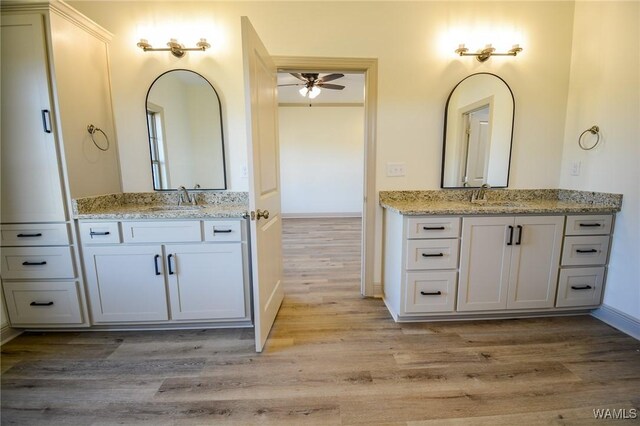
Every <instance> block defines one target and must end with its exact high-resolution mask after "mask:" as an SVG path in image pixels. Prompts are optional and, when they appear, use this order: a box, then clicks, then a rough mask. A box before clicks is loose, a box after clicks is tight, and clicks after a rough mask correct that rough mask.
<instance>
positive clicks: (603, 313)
mask: <svg viewBox="0 0 640 426" xmlns="http://www.w3.org/2000/svg"><path fill="white" fill-rule="evenodd" d="M591 315H592V316H594V317H596V318H598V319H599V320H600V321H602V322H605V323H607V324H609V325H610V326H611V327H614V328H617V329H618V330H620V331H622V332H623V333H625V334H628V335H629V336H631V337H633V338H634V339H637V340H640V321H639V320H638V319H636V318H634V317H632V316H631V315H628V314H625V313H624V312H622V311H619V310H617V309H616V308H612V307H611V306H609V305H602V306H601V307H600V308H599V309H596V310H595V311H593V312H591Z"/></svg>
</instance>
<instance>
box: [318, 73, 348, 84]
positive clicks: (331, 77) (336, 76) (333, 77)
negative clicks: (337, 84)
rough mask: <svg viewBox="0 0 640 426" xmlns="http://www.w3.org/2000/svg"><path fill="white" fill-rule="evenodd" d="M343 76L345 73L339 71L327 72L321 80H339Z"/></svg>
mask: <svg viewBox="0 0 640 426" xmlns="http://www.w3.org/2000/svg"><path fill="white" fill-rule="evenodd" d="M342 77H344V74H339V73H335V74H327V75H325V76H324V77H320V81H322V82H327V81H332V80H337V79H339V78H342Z"/></svg>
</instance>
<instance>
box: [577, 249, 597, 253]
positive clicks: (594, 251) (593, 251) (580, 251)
mask: <svg viewBox="0 0 640 426" xmlns="http://www.w3.org/2000/svg"><path fill="white" fill-rule="evenodd" d="M576 252H577V253H597V252H598V250H596V249H589V250H580V249H576Z"/></svg>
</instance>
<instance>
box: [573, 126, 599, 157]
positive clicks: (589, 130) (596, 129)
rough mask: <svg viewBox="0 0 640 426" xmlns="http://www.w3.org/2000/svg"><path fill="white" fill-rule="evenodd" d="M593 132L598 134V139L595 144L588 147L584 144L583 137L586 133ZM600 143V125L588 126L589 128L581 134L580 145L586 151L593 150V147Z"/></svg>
mask: <svg viewBox="0 0 640 426" xmlns="http://www.w3.org/2000/svg"><path fill="white" fill-rule="evenodd" d="M587 132H589V133H591V134H592V135H596V136H597V139H596V143H594V144H593V145H591V146H590V147H589V148H587V147H586V146H584V145H583V144H582V137H583V136H584V135H585V133H587ZM598 143H600V127H598V126H591V127H590V128H588V129H587V130H585V131H584V132H582V133H580V136H579V137H578V145H579V146H580V148H582V149H584V150H585V151H589V150H592V149H593V148H595V147H596V146H598Z"/></svg>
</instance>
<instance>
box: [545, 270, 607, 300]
mask: <svg viewBox="0 0 640 426" xmlns="http://www.w3.org/2000/svg"><path fill="white" fill-rule="evenodd" d="M603 284H604V267H600V268H567V269H562V270H561V271H560V279H559V281H558V297H557V299H556V306H557V307H558V308H563V307H567V306H595V305H599V304H600V298H601V296H602V286H603Z"/></svg>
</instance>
